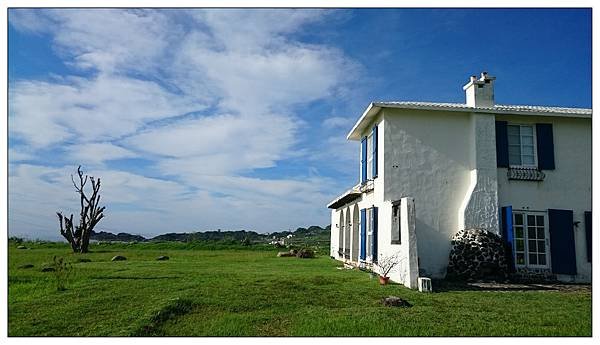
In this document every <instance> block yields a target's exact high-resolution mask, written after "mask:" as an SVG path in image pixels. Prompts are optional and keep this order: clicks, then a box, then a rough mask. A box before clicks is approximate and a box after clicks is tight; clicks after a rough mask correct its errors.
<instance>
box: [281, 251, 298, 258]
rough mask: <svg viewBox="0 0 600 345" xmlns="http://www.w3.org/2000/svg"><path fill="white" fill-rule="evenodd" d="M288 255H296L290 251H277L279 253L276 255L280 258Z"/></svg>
mask: <svg viewBox="0 0 600 345" xmlns="http://www.w3.org/2000/svg"><path fill="white" fill-rule="evenodd" d="M289 256H296V255H295V254H292V253H290V252H279V253H277V257H280V258H284V257H289Z"/></svg>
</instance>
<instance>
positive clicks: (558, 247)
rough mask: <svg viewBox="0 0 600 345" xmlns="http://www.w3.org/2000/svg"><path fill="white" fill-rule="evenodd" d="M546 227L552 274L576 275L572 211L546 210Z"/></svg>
mask: <svg viewBox="0 0 600 345" xmlns="http://www.w3.org/2000/svg"><path fill="white" fill-rule="evenodd" d="M548 225H549V230H550V254H551V255H552V272H553V273H558V274H571V275H573V274H577V263H576V261H575V236H574V234H573V211H571V210H552V209H550V210H548Z"/></svg>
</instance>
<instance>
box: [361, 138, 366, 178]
mask: <svg viewBox="0 0 600 345" xmlns="http://www.w3.org/2000/svg"><path fill="white" fill-rule="evenodd" d="M360 148H361V152H362V155H361V157H360V182H361V183H365V182H367V137H364V138H363V139H362V140H361V142H360Z"/></svg>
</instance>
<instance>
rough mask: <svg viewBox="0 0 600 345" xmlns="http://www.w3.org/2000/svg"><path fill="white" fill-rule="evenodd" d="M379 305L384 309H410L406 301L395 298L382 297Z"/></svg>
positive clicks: (410, 305)
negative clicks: (384, 307) (383, 306)
mask: <svg viewBox="0 0 600 345" xmlns="http://www.w3.org/2000/svg"><path fill="white" fill-rule="evenodd" d="M381 303H383V305H385V306H386V307H412V304H410V303H408V301H406V300H403V299H402V298H400V297H396V296H389V297H384V298H382V299H381Z"/></svg>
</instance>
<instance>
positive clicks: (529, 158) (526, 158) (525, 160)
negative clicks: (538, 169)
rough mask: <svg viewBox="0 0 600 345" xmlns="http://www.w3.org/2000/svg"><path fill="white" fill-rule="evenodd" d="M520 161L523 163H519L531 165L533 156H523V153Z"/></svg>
mask: <svg viewBox="0 0 600 345" xmlns="http://www.w3.org/2000/svg"><path fill="white" fill-rule="evenodd" d="M522 162H523V163H521V164H528V165H533V164H534V160H533V156H525V155H523V157H522Z"/></svg>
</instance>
